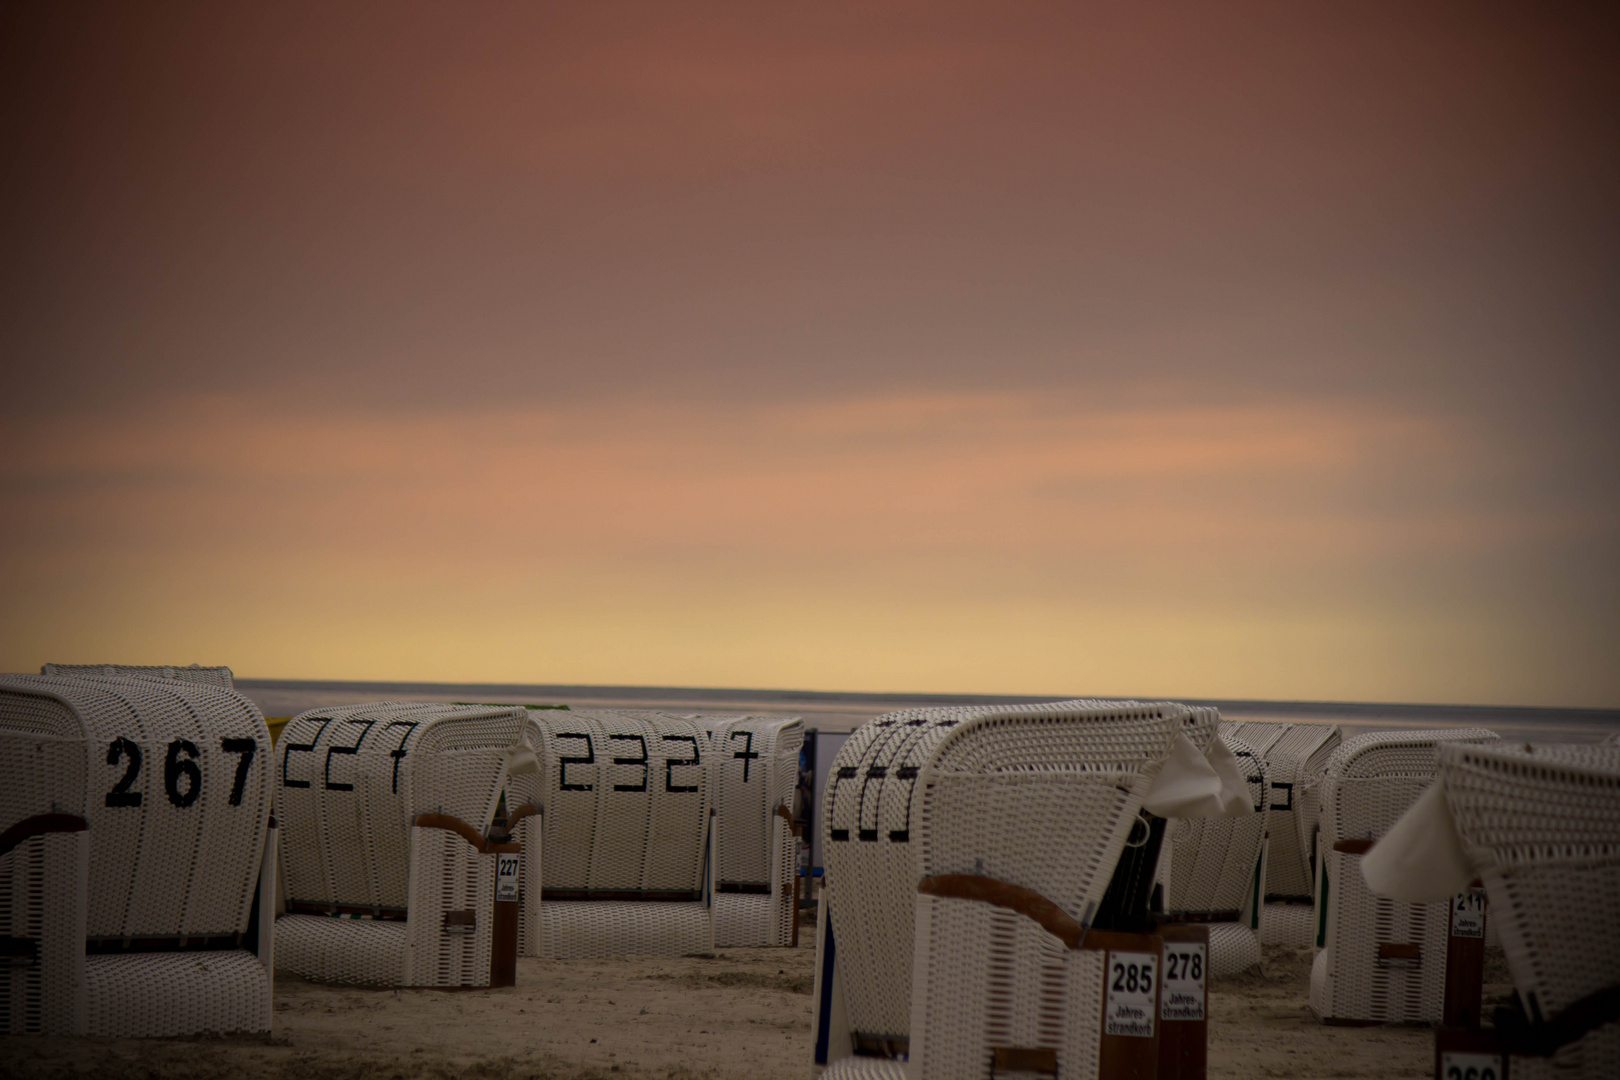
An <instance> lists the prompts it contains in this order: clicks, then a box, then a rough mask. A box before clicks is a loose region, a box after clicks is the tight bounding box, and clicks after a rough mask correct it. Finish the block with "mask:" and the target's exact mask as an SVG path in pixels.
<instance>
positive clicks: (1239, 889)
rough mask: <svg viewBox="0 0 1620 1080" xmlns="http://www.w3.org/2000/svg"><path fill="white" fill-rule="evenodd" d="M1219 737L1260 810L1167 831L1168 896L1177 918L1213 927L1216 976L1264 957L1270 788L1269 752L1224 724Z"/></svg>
mask: <svg viewBox="0 0 1620 1080" xmlns="http://www.w3.org/2000/svg"><path fill="white" fill-rule="evenodd" d="M1219 738H1220V739H1221V741H1222V742H1223V743H1225V744H1226V748H1227V749H1228V750H1230V751H1231V752H1232V754H1233V756H1234V757H1236V758H1237V759H1238V761H1239V763H1240V764H1241V766H1242V767H1243V770H1244V778H1245V779H1246V780H1247V781H1248V786H1249V797H1250V798H1251V799H1253V800H1254V809H1255V812H1254V813H1253V814H1247V815H1245V816H1243V817H1237V818H1184V819H1182V820H1179V821H1176V822H1173V823H1172V824H1171V825H1170V827H1169V830H1168V833H1167V836H1168V839H1169V841H1170V843H1169V847H1170V855H1169V866H1170V875H1169V878H1170V881H1169V885H1170V887H1169V890H1168V891H1169V896H1168V897H1167V898H1166V902H1165V908H1166V913H1167V915H1168V916H1169V918H1170V920H1171V921H1172V922H1177V923H1199V924H1205V925H1207V926H1208V927H1209V967H1210V974H1211V975H1215V976H1220V975H1230V974H1234V973H1236V972H1239V971H1246V970H1248V969H1249V968H1251V967H1254V966H1255V965H1256V964H1258V963H1259V962H1260V936H1259V931H1260V908H1261V900H1262V890H1263V884H1262V883H1263V882H1264V880H1265V873H1266V857H1267V856H1266V851H1267V843H1266V835H1267V830H1268V827H1269V826H1268V821H1269V810H1268V807H1269V805H1270V798H1269V796H1270V792H1271V788H1270V785H1269V780H1268V776H1267V770H1266V762H1265V759H1264V758H1262V757H1261V756H1260V755H1259V754H1258V753H1256V752H1255V750H1254V749H1253V748H1252V747H1251V746H1250V745H1249V744H1248V743H1246V742H1244V741H1243V740H1241V739H1238V738H1235V737H1234V736H1232V735H1229V734H1227V732H1226V730H1225V728H1223V729H1222V731H1221V734H1220V736H1219Z"/></svg>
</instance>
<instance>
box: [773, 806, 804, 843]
mask: <svg viewBox="0 0 1620 1080" xmlns="http://www.w3.org/2000/svg"><path fill="white" fill-rule="evenodd" d="M776 816H777V817H779V818H781V819H782V820H783V821H785V822H787V823H788V831H789V832H791V833H792V834H793V835H794V836H800V835H802V832H801V830H800V828H799V823H798V822H796V821H794V820H793V815H792V814H791V813H789V812H788V808H787V807H785V806H783V805H782V804H781V803H777V804H776Z"/></svg>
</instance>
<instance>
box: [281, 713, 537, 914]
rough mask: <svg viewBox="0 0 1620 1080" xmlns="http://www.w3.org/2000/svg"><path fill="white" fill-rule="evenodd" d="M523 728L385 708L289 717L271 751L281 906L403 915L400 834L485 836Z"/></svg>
mask: <svg viewBox="0 0 1620 1080" xmlns="http://www.w3.org/2000/svg"><path fill="white" fill-rule="evenodd" d="M525 717H526V713H525V710H523V709H522V708H520V707H515V706H514V707H488V706H467V705H442V704H428V703H421V704H402V703H399V702H392V701H383V702H373V703H370V704H365V705H346V706H343V707H340V708H333V709H312V710H310V711H309V712H305V713H301V714H299V715H298V716H295V717H293V718H292V720H290V721H288V723H287V726H286V728H285V729H284V730H283V731H282V734H281V738H280V739H279V740H278V741H277V743H276V757H277V761H276V765H277V781H278V783H277V791H276V806H277V812H278V816H279V818H280V821H281V829H282V835H281V843H282V867H283V869H284V871H285V884H286V894H287V898H288V900H289V901H292V902H300V903H308V904H320V905H328V906H345V907H358V908H367V909H374V910H378V911H382V910H392V911H396V912H403V910H404V909H405V907H406V891H407V886H408V877H409V870H410V841H411V823H412V822H413V821H415V820H416V817H417V815H419V814H448V815H449V816H451V817H456V818H460V819H461V820H462V821H465V822H466V823H467V824H469V825H471V826H472V827H473V829H474V830H476V831H477V832H479V833H485V832H487V831H488V829H489V826H490V822H491V820H492V819H493V818H494V816H495V808H496V805H497V803H498V802H499V800H500V796H501V792H502V791H503V790H504V788H505V785H506V759H507V755H508V752H509V751H510V750H511V749H512V748H513V747H514V746H516V745H520V740H521V737H522V732H523V726H524V722H525Z"/></svg>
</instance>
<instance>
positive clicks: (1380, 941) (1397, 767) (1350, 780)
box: [1310, 728, 1497, 1024]
mask: <svg viewBox="0 0 1620 1080" xmlns="http://www.w3.org/2000/svg"><path fill="white" fill-rule="evenodd" d="M1496 738H1497V736H1496V734H1495V733H1494V732H1491V731H1486V730H1484V729H1481V728H1467V729H1452V730H1445V731H1403V732H1385V733H1377V734H1368V735H1357V736H1354V737H1352V738H1349V739H1346V740H1344V742H1343V743H1342V744H1341V745H1340V746H1339V748H1338V749H1337V750H1336V751H1334V753H1333V756H1332V758H1331V759H1330V760H1329V762H1328V767H1327V773H1326V777H1325V779H1324V781H1323V784H1322V803H1321V806H1322V810H1321V813H1322V816H1321V824H1320V826H1319V830H1320V835H1319V837H1318V840H1317V851H1318V863H1319V865H1320V876H1319V879H1318V883H1317V889H1316V927H1317V937H1316V945H1317V947H1318V952H1317V954H1316V958H1315V960H1314V961H1313V963H1312V966H1311V982H1310V1006H1311V1010H1312V1012H1313V1013H1315V1014H1316V1016H1317V1018H1318V1019H1320V1020H1322V1021H1323V1022H1325V1023H1330V1024H1332V1023H1340V1024H1364V1023H1433V1022H1436V1021H1438V1020H1440V1018H1441V1014H1442V1007H1443V1004H1444V995H1445V977H1446V953H1447V937H1448V926H1449V918H1450V908H1449V906H1448V903H1447V902H1446V901H1444V900H1442V901H1437V902H1435V903H1432V904H1407V903H1402V902H1400V901H1397V900H1391V899H1388V898H1386V897H1381V896H1377V895H1375V894H1374V893H1373V892H1372V891H1371V890H1370V889H1369V888H1368V886H1367V883H1366V882H1365V881H1364V880H1363V878H1362V875H1361V858H1362V856H1363V855H1365V854H1366V852H1367V851H1368V850H1370V849H1371V847H1372V845H1373V842H1374V841H1376V840H1378V839H1379V838H1380V837H1382V836H1383V835H1384V834H1385V833H1386V832H1387V831H1388V830H1389V828H1390V827H1391V826H1392V825H1393V824H1394V823H1395V822H1396V820H1397V819H1399V818H1400V817H1401V815H1402V814H1404V813H1405V812H1406V811H1407V809H1408V808H1409V807H1410V806H1411V805H1412V804H1413V803H1414V802H1415V801H1416V800H1417V798H1418V796H1419V795H1421V794H1422V793H1423V791H1424V790H1425V789H1426V788H1427V787H1428V786H1429V785H1430V784H1431V783H1432V782H1433V781H1434V776H1435V750H1436V748H1437V747H1439V746H1441V745H1444V744H1452V743H1470V744H1477V743H1488V742H1494V741H1496Z"/></svg>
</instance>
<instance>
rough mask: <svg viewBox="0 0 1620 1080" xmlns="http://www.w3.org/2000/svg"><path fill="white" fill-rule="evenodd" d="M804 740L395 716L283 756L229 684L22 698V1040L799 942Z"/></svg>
mask: <svg viewBox="0 0 1620 1080" xmlns="http://www.w3.org/2000/svg"><path fill="white" fill-rule="evenodd" d="M802 742H803V730H802V724H801V722H800V721H798V720H797V719H794V718H781V717H727V718H718V717H708V718H706V717H692V716H673V715H668V714H663V713H656V712H609V711H599V712H588V713H587V712H572V711H567V710H560V709H527V708H524V707H522V706H509V705H508V706H486V705H443V704H401V703H391V702H381V703H374V704H370V705H355V706H343V707H341V708H333V709H316V710H311V711H309V712H306V713H304V714H301V715H300V716H298V717H294V718H293V719H292V720H291V721H289V722H288V723H287V724H286V726H285V727H284V728H283V730H282V732H281V734H280V737H279V738H278V739H277V740H276V741H275V742H274V743H273V744H272V740H271V737H270V734H269V730H268V728H267V726H266V724H265V721H264V718H263V716H262V715H261V714H260V713H259V710H258V709H257V708H256V707H255V706H254V705H253V704H252V703H251V702H249V701H248V700H247V699H246V698H244V697H242V696H241V695H240V694H238V693H236V692H235V691H234V689H233V688H232V686H231V677H230V672H229V671H228V669H223V668H196V667H193V668H118V667H104V666H99V665H97V666H79V667H69V666H66V665H47V666H46V667H45V669H44V670H43V671H42V673H41V674H40V675H15V676H0V828H3V830H4V831H3V833H0V935H3V936H0V949H3V950H4V956H5V958H6V967H5V969H4V971H3V973H0V1032H5V1033H19V1034H20V1033H79V1034H96V1035H124V1036H150V1035H177V1034H187V1033H192V1032H198V1031H234V1030H247V1031H255V1030H268V1029H269V1027H270V1008H271V1006H270V996H271V986H272V979H273V972H274V971H275V970H277V969H280V970H284V971H290V972H293V973H296V974H300V975H304V976H307V977H311V978H317V979H322V980H329V981H347V982H357V983H367V984H372V985H380V986H441V987H451V986H491V985H496V986H498V985H510V984H511V983H512V982H513V980H514V978H515V967H516V959H517V957H518V956H519V955H526V956H552V957H561V956H605V955H634V954H663V955H679V954H684V953H690V952H705V951H711V950H713V949H714V948H716V947H717V946H743V945H753V946H763V945H788V944H790V943H792V942H793V941H794V940H796V932H797V918H796V905H795V898H794V889H793V886H794V869H795V865H796V844H797V838H796V837H795V836H794V829H793V822H792V818H791V813H790V810H791V806H790V802H789V800H790V798H791V795H792V792H793V791H794V788H795V783H796V779H797V770H798V759H799V751H800V747H801V745H802ZM272 808H273V810H274V813H272Z"/></svg>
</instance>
